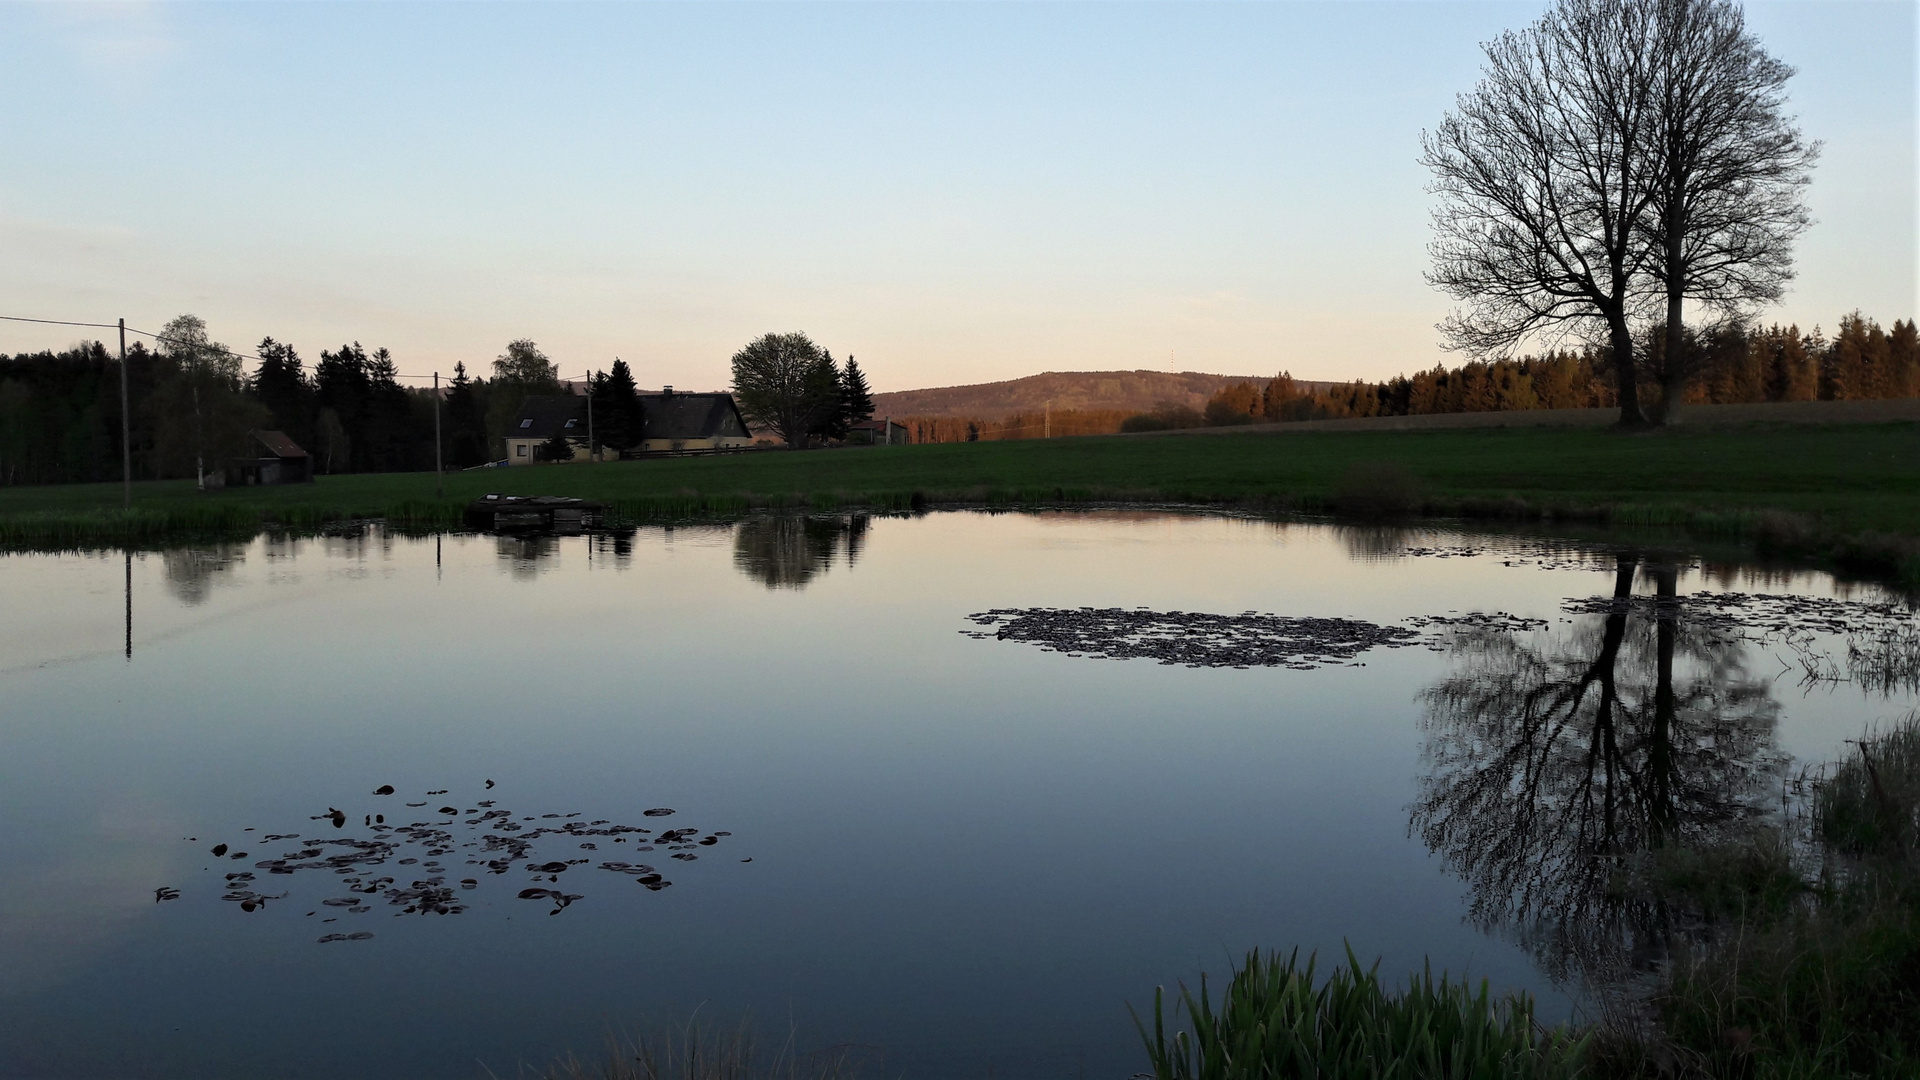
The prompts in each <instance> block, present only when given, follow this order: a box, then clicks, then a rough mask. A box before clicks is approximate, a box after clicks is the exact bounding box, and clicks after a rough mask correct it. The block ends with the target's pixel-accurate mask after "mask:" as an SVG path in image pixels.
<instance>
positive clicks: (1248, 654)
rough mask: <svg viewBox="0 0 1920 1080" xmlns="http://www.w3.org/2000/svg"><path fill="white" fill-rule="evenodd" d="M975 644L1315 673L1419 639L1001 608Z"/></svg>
mask: <svg viewBox="0 0 1920 1080" xmlns="http://www.w3.org/2000/svg"><path fill="white" fill-rule="evenodd" d="M967 620H968V621H969V622H972V623H973V624H975V625H976V626H980V627H983V628H985V629H981V630H962V631H961V633H963V634H966V635H968V636H969V637H974V638H983V639H997V640H1000V641H1019V642H1024V643H1026V644H1029V645H1035V646H1038V647H1040V648H1042V649H1046V650H1048V651H1051V652H1061V653H1066V654H1067V655H1068V656H1087V657H1099V658H1105V659H1113V660H1134V659H1147V660H1157V661H1159V662H1160V663H1162V664H1184V665H1186V666H1187V667H1196V668H1200V667H1209V668H1218V667H1227V668H1254V667H1286V668H1293V669H1296V670H1305V671H1311V670H1313V669H1315V668H1319V667H1326V666H1329V665H1335V664H1348V663H1353V662H1355V658H1356V657H1358V656H1359V655H1360V654H1361V653H1364V652H1366V651H1367V650H1369V649H1375V648H1388V649H1392V648H1400V647H1403V646H1407V645H1412V644H1415V643H1417V642H1418V641H1419V640H1420V637H1421V635H1420V632H1419V631H1417V630H1412V629H1408V628H1407V627H1403V626H1382V625H1380V624H1378V623H1372V622H1367V621H1366V620H1364V619H1345V618H1317V617H1295V616H1288V615H1264V614H1261V613H1259V612H1254V611H1247V612H1242V613H1241V614H1238V615H1214V614H1208V613H1205V612H1196V611H1152V610H1149V609H1147V608H1132V609H1128V608H1090V607H1086V608H995V609H993V610H991V611H982V612H977V613H975V614H972V615H968V616H967Z"/></svg>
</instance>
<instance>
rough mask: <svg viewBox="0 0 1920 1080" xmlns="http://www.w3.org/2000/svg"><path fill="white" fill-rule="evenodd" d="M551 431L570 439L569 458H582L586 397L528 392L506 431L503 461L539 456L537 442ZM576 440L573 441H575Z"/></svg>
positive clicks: (527, 460) (546, 438) (517, 461)
mask: <svg viewBox="0 0 1920 1080" xmlns="http://www.w3.org/2000/svg"><path fill="white" fill-rule="evenodd" d="M555 435H564V436H566V437H567V439H568V440H569V441H573V443H574V447H573V460H575V461H585V460H587V458H588V449H587V399H586V398H585V397H582V396H580V395H578V394H531V395H528V397H527V399H526V400H525V401H522V402H521V403H520V412H519V413H518V415H516V416H515V417H514V420H513V423H512V425H510V426H509V427H508V428H507V431H506V444H507V464H509V465H531V464H533V463H534V462H535V461H538V460H539V459H540V455H539V451H540V445H541V444H542V443H545V442H549V441H551V440H552V439H553V437H554V436H555ZM575 440H577V441H575Z"/></svg>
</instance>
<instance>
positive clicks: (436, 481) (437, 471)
mask: <svg viewBox="0 0 1920 1080" xmlns="http://www.w3.org/2000/svg"><path fill="white" fill-rule="evenodd" d="M433 497H434V498H436V499H444V498H446V497H447V474H446V470H445V469H443V468H442V467H441V465H440V373H439V372H437V371H436V372H434V373H433ZM433 559H434V563H435V564H436V565H438V563H439V561H440V548H439V546H438V543H437V542H436V544H435V546H434V549H433Z"/></svg>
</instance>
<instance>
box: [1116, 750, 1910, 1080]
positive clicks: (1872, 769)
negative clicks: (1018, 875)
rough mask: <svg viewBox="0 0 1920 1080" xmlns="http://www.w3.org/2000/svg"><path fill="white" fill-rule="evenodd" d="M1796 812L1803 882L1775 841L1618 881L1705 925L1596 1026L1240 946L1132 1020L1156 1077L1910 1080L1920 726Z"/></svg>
mask: <svg viewBox="0 0 1920 1080" xmlns="http://www.w3.org/2000/svg"><path fill="white" fill-rule="evenodd" d="M1811 809H1812V813H1811V815H1810V816H1808V817H1807V818H1804V819H1802V820H1800V821H1799V822H1798V827H1799V828H1802V829H1804V832H1805V835H1801V836H1799V837H1798V840H1799V842H1800V843H1802V844H1804V845H1805V846H1806V847H1807V849H1808V850H1810V851H1811V852H1812V853H1814V855H1815V862H1816V863H1817V868H1815V869H1813V870H1812V871H1808V870H1806V869H1805V868H1803V867H1796V865H1795V862H1794V860H1793V859H1792V858H1791V857H1790V856H1789V854H1788V852H1789V845H1787V844H1783V843H1782V842H1781V838H1780V835H1779V834H1778V833H1772V832H1761V833H1757V834H1755V835H1754V836H1752V837H1750V838H1748V839H1747V840H1745V841H1742V842H1740V843H1737V844H1733V845H1730V846H1728V847H1725V848H1720V849H1715V850H1708V851H1689V850H1685V849H1663V850H1656V851H1655V852H1652V853H1651V854H1652V856H1653V858H1652V860H1651V862H1652V865H1653V866H1654V867H1655V868H1656V872H1655V873H1654V874H1652V875H1651V876H1650V877H1649V879H1648V880H1647V881H1646V882H1642V883H1639V884H1637V885H1624V887H1626V888H1630V889H1638V888H1642V887H1649V888H1651V889H1652V890H1653V891H1652V892H1651V893H1649V894H1647V898H1648V899H1652V900H1655V901H1656V902H1657V903H1658V904H1659V905H1661V906H1662V907H1663V909H1665V910H1666V911H1668V912H1669V913H1670V914H1671V915H1673V916H1675V917H1676V918H1675V922H1674V925H1676V926H1680V925H1689V924H1691V925H1696V926H1698V925H1704V926H1707V927H1709V928H1710V932H1709V933H1707V934H1705V935H1704V936H1698V937H1695V938H1694V939H1693V941H1692V943H1691V944H1687V943H1682V944H1681V945H1679V946H1678V947H1677V951H1676V954H1675V955H1674V957H1673V959H1672V960H1671V961H1670V962H1669V963H1668V964H1667V965H1666V967H1665V970H1664V974H1663V977H1662V978H1661V979H1660V980H1659V982H1658V984H1657V985H1656V986H1655V987H1654V988H1653V990H1652V992H1651V993H1650V994H1648V995H1646V996H1645V998H1644V1000H1642V1001H1640V1002H1638V1003H1637V1007H1636V1008H1633V1009H1631V1010H1626V1011H1623V1014H1622V1015H1621V1016H1619V1017H1616V1018H1614V1019H1612V1020H1610V1021H1609V1022H1607V1023H1602V1024H1596V1025H1567V1026H1559V1027H1545V1026H1543V1025H1541V1024H1539V1023H1538V1022H1537V1021H1536V1020H1535V1018H1534V1015H1533V1008H1532V1004H1531V1002H1530V1001H1529V1000H1528V999H1527V998H1525V997H1524V996H1511V997H1505V998H1493V997H1492V996H1490V994H1489V993H1488V991H1487V989H1486V987H1485V985H1484V984H1482V986H1481V987H1480V989H1479V991H1478V992H1477V993H1475V992H1473V991H1471V990H1469V988H1468V987H1467V986H1466V985H1464V984H1462V983H1460V982H1452V981H1449V980H1448V979H1447V978H1446V977H1445V976H1444V975H1442V976H1440V977H1439V978H1437V979H1436V978H1435V977H1434V976H1433V975H1432V973H1431V972H1427V973H1421V974H1416V975H1414V976H1413V978H1412V979H1411V980H1410V981H1409V982H1408V983H1407V984H1406V986H1405V987H1404V988H1400V987H1394V986H1390V985H1387V984H1384V983H1382V981H1381V980H1380V979H1379V978H1378V977H1377V976H1376V974H1375V973H1374V972H1373V971H1372V970H1370V969H1363V968H1362V967H1361V965H1360V963H1359V961H1358V960H1357V959H1355V958H1354V956H1353V955H1352V953H1351V952H1349V953H1348V956H1347V964H1346V965H1345V966H1342V967H1338V968H1336V969H1335V970H1334V971H1333V972H1332V973H1331V975H1330V977H1328V978H1327V979H1325V980H1324V981H1321V980H1318V979H1316V978H1315V976H1314V972H1313V965H1312V963H1311V961H1309V962H1308V963H1306V964H1301V963H1299V962H1298V958H1297V957H1285V958H1282V957H1278V956H1271V955H1270V956H1265V957H1262V956H1261V955H1260V954H1258V953H1255V954H1253V955H1251V956H1249V957H1248V959H1247V960H1246V962H1245V963H1243V964H1242V965H1241V966H1240V967H1239V968H1238V969H1237V970H1236V971H1235V972H1234V973H1233V975H1232V977H1231V979H1230V981H1229V982H1228V984H1227V986H1226V987H1225V988H1224V992H1223V993H1222V994H1220V995H1219V997H1218V998H1217V999H1216V998H1214V997H1212V996H1211V995H1209V993H1208V991H1207V987H1206V984H1205V982H1204V981H1203V982H1202V984H1201V990H1200V993H1198V994H1194V993H1192V992H1190V991H1188V990H1186V989H1183V990H1182V991H1181V992H1180V994H1179V996H1178V999H1177V1002H1176V1003H1175V1004H1174V1005H1173V1007H1172V1008H1168V1003H1167V1002H1166V1000H1165V999H1164V996H1163V995H1161V994H1159V993H1156V995H1155V1000H1154V1006H1153V1011H1152V1016H1151V1024H1150V1029H1149V1025H1148V1024H1144V1023H1143V1024H1142V1025H1141V1037H1142V1040H1143V1042H1144V1044H1145V1049H1146V1054H1147V1058H1148V1061H1149V1064H1150V1066H1151V1069H1152V1075H1153V1076H1154V1077H1155V1080H1203V1078H1205V1080H1242V1078H1244V1080H1256V1078H1267V1077H1280V1076H1299V1077H1340V1078H1345V1077H1355V1078H1360V1077H1367V1078H1388V1077H1407V1078H1409V1080H1413V1078H1416V1077H1487V1078H1496V1077H1500V1078H1504V1077H1516V1078H1518V1077H1540V1078H1565V1080H1572V1078H1575V1077H1587V1078H1593V1080H1654V1078H1698V1080H1802V1078H1805V1080H1812V1078H1816V1077H1863V1078H1864V1077H1871V1078H1875V1080H1883V1078H1884V1080H1909V1078H1911V1077H1915V1076H1920V717H1916V716H1909V717H1908V718H1907V719H1906V720H1905V721H1904V722H1902V723H1901V724H1898V725H1896V726H1894V727H1893V728H1891V729H1890V730H1886V731H1882V732H1878V733H1873V734H1869V735H1868V736H1866V737H1865V738H1862V739H1860V740H1858V741H1857V742H1855V743H1854V744H1853V749H1852V751H1850V752H1849V754H1848V756H1847V757H1846V758H1845V759H1844V760H1842V761H1840V762H1838V763H1837V764H1836V765H1835V766H1834V767H1833V768H1832V769H1831V770H1830V771H1828V772H1827V773H1826V775H1825V776H1823V777H1821V778H1820V779H1819V780H1818V781H1817V782H1816V784H1815V787H1814V791H1813V797H1812V807H1811ZM1794 825H1795V823H1792V822H1789V823H1788V827H1789V828H1792V827H1794ZM1660 867H1665V870H1664V872H1662V871H1660V870H1658V868H1660Z"/></svg>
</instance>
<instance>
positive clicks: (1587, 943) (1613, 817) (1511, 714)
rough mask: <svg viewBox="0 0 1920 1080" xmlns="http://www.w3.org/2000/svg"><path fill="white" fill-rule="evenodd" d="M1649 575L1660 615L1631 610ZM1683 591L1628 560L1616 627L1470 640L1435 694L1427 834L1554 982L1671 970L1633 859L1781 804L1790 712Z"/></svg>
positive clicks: (1701, 841) (1661, 920)
mask: <svg viewBox="0 0 1920 1080" xmlns="http://www.w3.org/2000/svg"><path fill="white" fill-rule="evenodd" d="M1643 571H1644V573H1645V574H1646V575H1647V576H1648V577H1651V578H1652V580H1653V583H1654V586H1655V590H1656V595H1655V597H1654V599H1653V602H1652V603H1651V604H1649V603H1646V602H1645V598H1641V601H1640V602H1638V603H1636V602H1635V601H1634V599H1633V596H1632V592H1633V584H1634V579H1635V577H1636V575H1637V574H1639V573H1641V572H1643ZM1675 576H1676V573H1675V570H1674V568H1673V567H1671V566H1662V565H1659V564H1648V565H1646V566H1644V568H1643V567H1642V565H1641V563H1640V560H1639V559H1638V558H1636V557H1631V556H1622V557H1621V558H1620V559H1619V562H1618V565H1617V567H1616V571H1615V576H1614V590H1613V599H1612V602H1611V603H1610V604H1608V605H1606V609H1605V610H1604V612H1603V613H1600V614H1594V615H1585V616H1580V617H1579V621H1578V622H1576V624H1575V626H1574V627H1573V628H1572V629H1571V630H1569V631H1566V632H1562V633H1559V634H1556V635H1554V636H1552V637H1551V638H1550V639H1547V640H1544V641H1542V640H1541V639H1540V638H1538V637H1536V638H1531V639H1523V638H1522V637H1520V636H1518V635H1515V634H1511V633H1501V632H1495V631H1488V630H1470V631H1465V632H1462V633H1461V634H1459V635H1458V636H1457V637H1456V638H1455V639H1454V641H1453V644H1452V648H1451V651H1452V660H1453V663H1452V670H1451V671H1450V672H1449V674H1448V675H1447V676H1446V678H1444V679H1443V680H1441V681H1440V682H1439V683H1437V684H1436V685H1434V686H1432V687H1431V688H1429V689H1428V690H1427V691H1426V692H1425V693H1424V695H1423V700H1424V703H1425V716H1424V719H1423V726H1424V731H1425V735H1426V745H1425V750H1424V755H1423V756H1424V759H1425V761H1426V763H1427V765H1428V766H1429V771H1428V775H1427V776H1426V777H1425V778H1424V779H1423V780H1422V782H1421V791H1420V798H1419V801H1418V802H1416V803H1415V804H1414V806H1413V808H1412V828H1413V829H1415V830H1417V831H1418V833H1419V835H1420V837H1421V838H1422V839H1423V840H1424V841H1425V842H1426V844H1427V846H1428V847H1429V848H1430V849H1432V850H1433V851H1434V852H1435V853H1436V854H1438V855H1440V856H1441V857H1442V858H1443V859H1445V860H1446V863H1447V865H1448V866H1449V868H1451V869H1452V870H1453V871H1454V872H1455V873H1458V874H1459V875H1460V876H1461V877H1462V878H1463V879H1464V880H1465V881H1466V883H1467V885H1468V887H1469V889H1470V890H1471V895H1472V908H1471V912H1472V918H1473V919H1474V921H1475V922H1476V923H1477V924H1478V925H1480V926H1481V927H1482V928H1484V929H1487V930H1489V931H1505V932H1509V933H1512V934H1514V935H1515V936H1517V937H1518V939H1519V940H1520V941H1521V942H1522V944H1524V945H1525V946H1526V947H1527V948H1528V949H1529V950H1530V951H1532V952H1533V953H1534V955H1535V958H1536V961H1537V962H1538V963H1539V964H1540V965H1541V966H1542V968H1543V969H1544V970H1545V971H1546V972H1547V973H1548V974H1549V975H1550V976H1551V977H1553V978H1555V979H1556V980H1560V981H1566V980H1567V979H1569V978H1584V979H1586V980H1604V981H1611V980H1614V979H1617V978H1619V977H1620V976H1622V975H1624V974H1626V973H1627V972H1628V971H1629V970H1645V969H1646V968H1647V966H1648V965H1650V964H1651V963H1653V962H1655V961H1657V960H1658V959H1659V957H1660V956H1661V955H1662V954H1663V953H1664V951H1665V946H1666V943H1667V942H1668V941H1669V939H1670V935H1671V934H1672V933H1673V932H1674V931H1675V929H1676V927H1675V925H1674V918H1673V915H1672V913H1671V912H1669V911H1668V910H1667V909H1666V907H1665V906H1664V905H1663V904H1662V903H1660V902H1659V901H1658V900H1657V899H1654V898H1651V897H1648V896H1644V895H1638V894H1637V891H1636V890H1633V889H1628V888H1623V887H1622V884H1623V881H1624V880H1625V879H1626V876H1627V872H1628V870H1629V869H1630V867H1631V864H1632V862H1633V860H1634V859H1635V857H1636V856H1637V855H1639V854H1640V853H1643V852H1646V851H1648V850H1650V849H1653V848H1657V847H1661V846H1664V845H1686V846H1702V845H1710V844H1713V843H1716V842H1719V841H1724V840H1729V839H1732V838H1733V837H1734V836H1735V835H1737V834H1739V833H1741V832H1743V831H1745V830H1747V829H1750V828H1752V827H1753V826H1754V824H1755V823H1756V822H1757V821H1758V820H1759V819H1760V818H1761V817H1762V816H1763V815H1764V814H1766V813H1767V812H1768V809H1769V803H1770V796H1773V795H1776V794H1777V793H1778V791H1779V781H1780V773H1781V771H1782V770H1783V768H1784V757H1783V755H1782V754H1781V753H1780V751H1779V750H1778V748H1777V746H1776V744H1775V741H1774V732H1775V727H1776V725H1777V722H1778V718H1779V714H1780V706H1779V704H1778V703H1777V702H1775V701H1774V700H1773V697H1772V694H1771V689H1770V686H1769V684H1768V683H1767V682H1765V681H1763V680H1760V679H1757V678H1754V677H1753V676H1751V675H1750V674H1749V673H1748V672H1747V670H1746V668H1745V666H1744V663H1743V658H1742V654H1741V647H1740V645H1739V643H1738V642H1737V641H1734V640H1731V639H1730V638H1729V637H1728V636H1727V635H1724V634H1715V633H1711V632H1694V631H1692V630H1690V628H1689V627H1688V626H1687V624H1686V621H1685V619H1684V616H1683V612H1682V610H1681V606H1680V604H1679V603H1678V599H1677V597H1676V594H1675Z"/></svg>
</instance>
